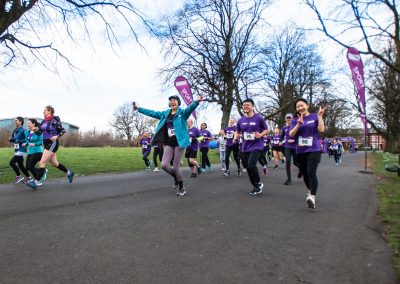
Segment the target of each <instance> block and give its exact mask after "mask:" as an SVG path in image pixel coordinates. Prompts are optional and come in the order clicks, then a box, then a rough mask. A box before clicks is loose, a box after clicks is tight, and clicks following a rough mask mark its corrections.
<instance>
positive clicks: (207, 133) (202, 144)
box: [199, 129, 212, 148]
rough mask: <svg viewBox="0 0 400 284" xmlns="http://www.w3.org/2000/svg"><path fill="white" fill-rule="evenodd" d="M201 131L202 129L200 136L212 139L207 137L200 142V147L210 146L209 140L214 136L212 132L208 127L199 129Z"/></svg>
mask: <svg viewBox="0 0 400 284" xmlns="http://www.w3.org/2000/svg"><path fill="white" fill-rule="evenodd" d="M199 131H200V136H204V137H208V138H210V139H207V138H205V139H203V141H201V142H200V148H203V147H205V148H208V144H209V140H211V138H212V135H211V132H210V131H208V130H207V129H206V130H199Z"/></svg>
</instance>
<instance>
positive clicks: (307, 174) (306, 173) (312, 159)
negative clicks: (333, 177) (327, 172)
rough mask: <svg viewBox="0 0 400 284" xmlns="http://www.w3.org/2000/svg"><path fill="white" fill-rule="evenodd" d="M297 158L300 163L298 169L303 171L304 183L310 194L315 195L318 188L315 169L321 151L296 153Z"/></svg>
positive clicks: (319, 159)
mask: <svg viewBox="0 0 400 284" xmlns="http://www.w3.org/2000/svg"><path fill="white" fill-rule="evenodd" d="M297 159H298V161H299V164H300V171H301V172H302V173H303V179H304V183H305V184H306V186H307V188H308V189H309V190H310V192H311V194H312V195H316V194H317V188H318V178H317V169H318V164H319V162H320V161H321V152H311V153H303V154H298V155H297Z"/></svg>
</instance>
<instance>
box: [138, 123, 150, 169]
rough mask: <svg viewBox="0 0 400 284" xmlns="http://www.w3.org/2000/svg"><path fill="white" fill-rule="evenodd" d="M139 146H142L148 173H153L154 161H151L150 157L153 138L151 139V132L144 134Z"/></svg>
mask: <svg viewBox="0 0 400 284" xmlns="http://www.w3.org/2000/svg"><path fill="white" fill-rule="evenodd" d="M139 144H140V145H141V146H142V159H143V161H144V163H145V165H146V171H151V164H152V161H151V160H150V161H149V155H150V153H151V138H150V137H149V132H147V131H146V132H144V133H143V137H142V139H140V142H139Z"/></svg>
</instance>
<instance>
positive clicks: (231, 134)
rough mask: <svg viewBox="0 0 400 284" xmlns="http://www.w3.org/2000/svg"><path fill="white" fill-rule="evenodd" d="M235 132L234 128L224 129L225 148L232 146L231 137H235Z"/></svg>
mask: <svg viewBox="0 0 400 284" xmlns="http://www.w3.org/2000/svg"><path fill="white" fill-rule="evenodd" d="M235 132H236V126H228V127H227V128H226V129H225V135H226V146H228V147H229V146H232V145H233V137H234V136H235Z"/></svg>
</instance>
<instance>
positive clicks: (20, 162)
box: [10, 156, 29, 177]
mask: <svg viewBox="0 0 400 284" xmlns="http://www.w3.org/2000/svg"><path fill="white" fill-rule="evenodd" d="M10 167H11V168H13V170H14V172H15V174H16V175H17V176H20V175H21V172H22V173H23V174H24V175H25V176H26V177H29V173H28V171H27V170H26V168H25V166H24V156H13V157H12V159H11V160H10Z"/></svg>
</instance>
